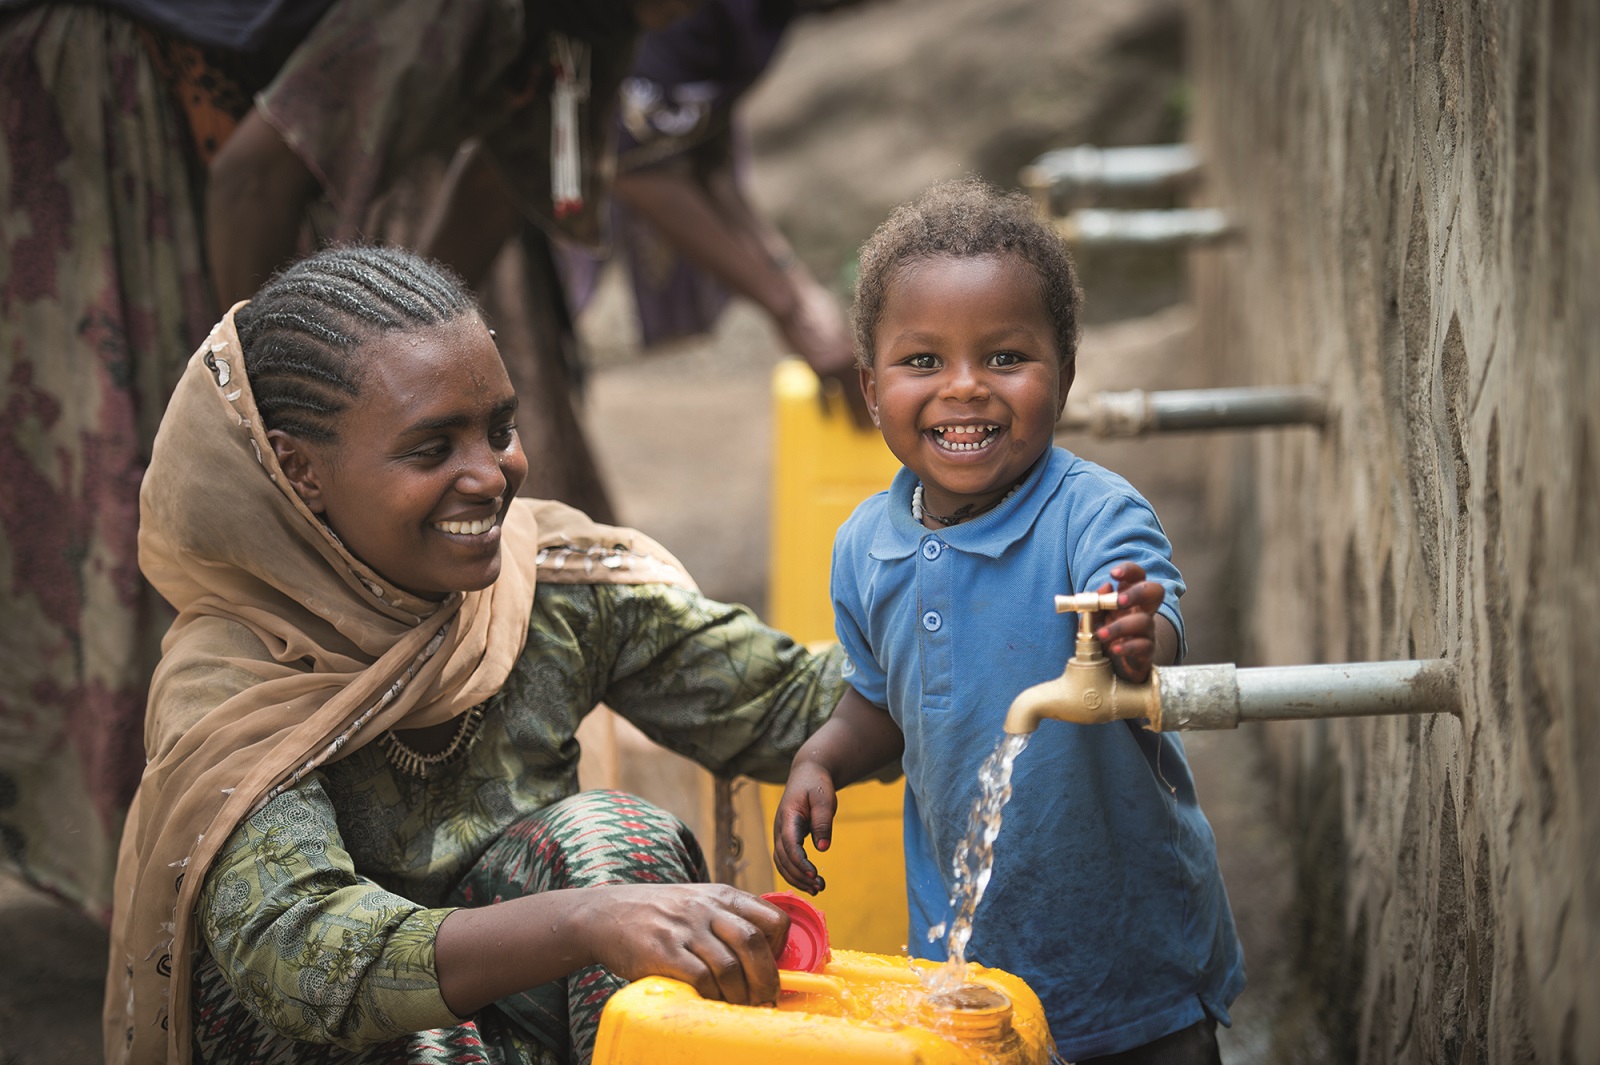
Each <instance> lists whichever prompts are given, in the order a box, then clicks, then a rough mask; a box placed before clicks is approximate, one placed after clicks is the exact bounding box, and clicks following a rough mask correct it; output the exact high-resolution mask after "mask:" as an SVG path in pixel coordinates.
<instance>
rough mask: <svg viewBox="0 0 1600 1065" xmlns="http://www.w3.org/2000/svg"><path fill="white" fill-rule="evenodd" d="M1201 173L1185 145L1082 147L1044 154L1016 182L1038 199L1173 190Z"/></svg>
mask: <svg viewBox="0 0 1600 1065" xmlns="http://www.w3.org/2000/svg"><path fill="white" fill-rule="evenodd" d="M1199 173H1200V157H1199V156H1198V155H1196V154H1195V151H1194V149H1193V148H1191V147H1190V146H1189V145H1187V144H1142V145H1137V146H1135V147H1130V148H1096V147H1095V146H1094V145H1092V144H1080V145H1078V146H1076V147H1073V148H1060V149H1057V150H1056V151H1053V152H1045V153H1044V154H1043V155H1041V156H1039V158H1037V159H1035V160H1034V161H1033V162H1032V163H1030V164H1029V165H1027V166H1025V167H1023V168H1022V171H1021V173H1020V174H1019V175H1018V179H1019V181H1020V182H1021V183H1022V187H1023V188H1025V189H1027V190H1028V191H1029V192H1032V193H1033V194H1034V195H1035V196H1036V197H1037V196H1041V195H1042V196H1050V195H1074V194H1076V193H1080V192H1094V191H1099V190H1103V189H1141V190H1142V189H1163V188H1172V187H1176V186H1180V185H1184V184H1187V183H1188V182H1189V181H1191V180H1193V179H1194V178H1195V177H1196V176H1197V175H1198V174H1199Z"/></svg>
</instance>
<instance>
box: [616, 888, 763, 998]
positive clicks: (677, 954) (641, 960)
mask: <svg viewBox="0 0 1600 1065" xmlns="http://www.w3.org/2000/svg"><path fill="white" fill-rule="evenodd" d="M585 890H587V891H589V892H592V893H593V894H594V905H593V906H592V907H591V908H589V913H588V914H587V915H586V917H587V922H586V923H587V926H588V927H587V935H588V937H589V938H590V939H591V941H592V943H593V947H594V960H595V961H596V962H598V963H599V964H601V965H604V966H605V967H606V968H607V969H610V970H611V971H612V972H614V973H616V974H617V975H618V976H620V977H623V978H624V979H627V980H636V979H638V978H639V977H641V976H670V977H672V978H673V979H674V980H682V981H683V982H684V983H686V984H689V985H690V986H692V987H693V988H694V989H695V990H696V991H698V992H699V993H700V997H701V998H705V999H714V1000H720V1001H723V1002H732V1003H734V1004H736V1005H741V1006H745V1005H761V1004H765V1005H771V1004H772V1003H775V1002H777V1001H778V964H777V962H776V961H775V960H774V959H775V958H776V957H777V955H778V954H779V953H780V952H781V951H782V950H783V942H784V939H785V937H786V936H788V934H789V917H788V915H787V914H785V913H784V912H783V911H782V910H780V909H778V908H777V907H776V906H773V905H772V904H771V903H768V902H763V901H762V900H761V899H759V898H757V897H756V896H754V895H751V894H749V893H748V892H745V891H740V890H739V889H738V888H735V887H730V886H728V885H726V884H625V885H618V886H616V887H600V888H588V889H585Z"/></svg>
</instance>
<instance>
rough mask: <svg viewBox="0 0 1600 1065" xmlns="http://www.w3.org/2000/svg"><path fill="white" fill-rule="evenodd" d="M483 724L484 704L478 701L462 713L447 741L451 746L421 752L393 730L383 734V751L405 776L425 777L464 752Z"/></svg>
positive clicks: (474, 741) (475, 738)
mask: <svg viewBox="0 0 1600 1065" xmlns="http://www.w3.org/2000/svg"><path fill="white" fill-rule="evenodd" d="M482 725H483V704H482V703H479V704H478V705H477V706H474V707H473V708H472V709H471V710H468V711H467V712H466V713H464V714H462V715H461V727H460V728H458V729H456V736H455V739H453V740H451V741H450V746H448V747H446V748H445V749H444V750H442V751H439V752H437V753H435V754H423V753H422V752H421V751H418V750H416V749H414V748H412V747H409V746H407V745H406V744H405V743H404V742H402V741H401V739H400V737H398V736H396V735H395V734H394V733H393V732H386V733H384V734H383V754H384V757H386V758H388V759H389V764H390V765H392V766H394V767H395V769H397V770H399V771H400V772H402V773H405V774H406V775H407V776H413V777H417V778H418V779H420V780H427V779H428V775H429V774H430V773H432V772H433V771H434V770H435V769H437V768H438V767H439V766H442V765H445V764H446V763H448V762H450V761H452V760H453V759H454V758H455V757H456V756H457V755H463V754H466V753H467V752H468V751H470V750H471V749H472V745H473V744H475V743H477V742H478V733H479V729H480V727H481V726H482Z"/></svg>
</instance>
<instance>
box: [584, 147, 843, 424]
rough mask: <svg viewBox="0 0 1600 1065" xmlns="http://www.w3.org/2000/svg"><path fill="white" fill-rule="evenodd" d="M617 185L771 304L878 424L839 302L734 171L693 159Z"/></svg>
mask: <svg viewBox="0 0 1600 1065" xmlns="http://www.w3.org/2000/svg"><path fill="white" fill-rule="evenodd" d="M613 190H614V194H615V195H616V197H617V199H619V200H621V201H622V202H623V203H624V204H626V205H627V206H628V207H629V208H631V209H632V210H633V211H634V212H635V213H636V214H638V215H639V216H640V217H641V218H643V219H645V220H647V221H648V222H650V223H651V224H652V225H653V226H655V228H656V229H658V230H659V231H660V232H661V234H662V236H664V237H665V238H666V239H667V240H668V241H669V242H670V243H671V244H672V246H673V247H675V248H677V249H678V250H679V251H680V252H682V253H683V255H684V257H685V258H687V259H689V260H690V261H691V262H693V263H695V265H697V266H699V267H701V268H702V269H704V270H706V271H707V272H709V273H710V274H711V275H712V276H714V277H716V278H717V280H719V281H721V282H722V283H723V284H724V285H727V286H728V287H729V288H730V289H732V290H733V291H735V292H737V293H739V294H740V295H742V296H745V297H746V298H748V299H750V300H753V301H754V302H755V303H756V304H757V305H758V306H760V307H761V309H762V310H764V311H766V313H767V314H768V316H769V317H771V318H772V320H773V322H774V323H775V324H776V325H777V327H778V329H779V331H780V332H782V334H783V337H784V340H785V341H786V342H787V343H788V344H789V346H790V347H791V348H792V349H793V350H794V352H795V353H796V354H797V355H799V356H800V357H801V358H802V359H804V360H805V361H806V363H807V365H809V366H810V367H811V369H812V370H813V371H815V372H816V374H817V376H818V377H819V378H821V379H822V380H823V382H824V383H828V382H833V383H836V384H837V385H838V386H839V387H840V388H841V389H842V390H843V394H844V397H845V399H846V400H847V401H848V402H849V404H850V409H851V413H852V416H853V417H854V418H855V420H856V423H857V424H858V425H863V426H865V425H869V424H870V420H869V419H868V417H867V413H866V400H865V399H864V398H863V397H862V395H861V385H860V382H859V380H858V376H857V374H856V367H855V346H854V345H855V342H854V339H853V338H852V337H851V334H850V330H849V327H848V325H847V324H846V322H845V318H844V314H843V312H842V311H841V310H840V308H839V305H838V301H837V300H835V299H834V297H833V296H832V294H831V293H829V292H828V291H827V289H825V288H823V287H822V285H821V284H820V283H819V282H818V281H817V280H816V278H814V277H812V276H811V274H810V272H809V271H808V270H806V268H805V266H804V265H802V264H801V263H800V262H799V260H797V259H796V258H795V255H794V252H793V250H792V249H791V248H790V247H789V244H788V242H787V241H786V240H784V238H783V235H782V234H781V233H779V232H778V230H777V229H776V228H775V227H773V226H772V225H770V224H768V223H767V222H766V220H765V219H763V218H762V217H761V216H760V215H759V214H758V213H757V212H756V211H755V210H754V208H752V207H751V206H750V204H749V203H748V202H746V200H745V199H744V196H743V195H742V194H741V193H740V191H739V189H738V186H737V184H736V183H735V181H734V179H733V174H732V171H730V170H728V169H726V168H718V169H717V170H714V171H712V172H711V173H710V174H708V175H706V176H705V177H704V178H703V179H702V178H700V177H698V176H696V175H695V174H694V173H693V172H692V171H691V170H690V169H689V168H688V167H686V166H681V165H680V166H661V167H651V168H649V169H643V170H635V171H631V172H629V173H625V174H620V175H618V177H617V179H616V182H615V185H614V186H613Z"/></svg>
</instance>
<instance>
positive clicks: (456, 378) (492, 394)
mask: <svg viewBox="0 0 1600 1065" xmlns="http://www.w3.org/2000/svg"><path fill="white" fill-rule="evenodd" d="M354 357H355V358H358V359H360V360H361V361H362V365H361V371H360V386H361V395H360V397H359V398H358V399H356V400H355V402H353V403H352V404H351V405H350V407H349V409H348V410H346V411H345V412H344V414H343V415H342V416H341V417H340V419H339V424H338V433H339V439H338V441H337V442H336V443H332V444H315V443H308V442H306V441H304V440H298V439H296V438H293V437H289V436H287V435H286V434H284V433H282V432H281V431H279V430H274V431H273V432H272V433H269V434H268V435H269V436H270V437H271V438H272V440H273V445H274V447H275V449H277V453H278V458H279V461H280V463H282V465H283V468H284V472H285V474H286V475H287V476H288V477H289V480H290V481H291V483H293V484H294V486H295V489H296V490H297V491H298V492H299V493H300V496H301V498H302V499H304V500H305V501H306V504H307V506H309V507H310V508H311V510H312V511H313V512H315V513H317V514H320V515H322V517H323V519H324V520H325V521H327V523H328V525H329V526H330V527H331V528H332V529H333V531H334V532H335V533H336V534H337V535H338V537H339V539H340V540H341V541H343V543H344V545H345V547H347V548H349V550H350V551H351V553H353V554H354V555H355V556H356V557H357V558H359V559H361V560H362V561H363V562H365V563H366V564H367V565H369V566H371V567H372V568H373V569H374V570H376V571H377V572H378V573H380V574H382V575H383V576H384V577H386V578H387V579H388V580H389V581H391V582H392V583H394V584H395V585H397V586H398V587H400V588H403V589H405V590H406V591H409V592H412V593H414V594H416V595H420V596H424V597H427V598H431V599H439V598H443V597H444V596H446V595H448V594H449V593H451V592H458V591H473V590H476V589H479V588H486V587H488V586H489V585H490V584H493V583H494V581H495V578H497V577H498V576H499V575H500V527H501V522H502V521H503V520H504V519H505V514H506V509H507V508H508V507H509V506H510V504H511V500H512V498H513V497H514V496H515V495H516V493H517V489H518V488H520V487H521V486H522V481H523V479H524V478H525V477H526V476H527V475H528V460H527V458H526V456H524V455H523V453H522V445H521V443H520V442H519V441H518V439H517V430H516V407H517V396H516V393H515V392H513V391H512V390H511V381H510V379H509V378H508V377H507V376H506V370H505V365H504V364H503V363H502V362H501V361H500V352H499V351H498V350H497V349H496V348H495V346H494V340H493V339H492V338H491V337H490V336H489V330H488V329H487V328H485V327H484V324H483V322H482V321H481V320H479V318H478V317H477V315H474V314H468V315H463V316H462V317H460V318H457V319H455V320H453V321H450V322H445V323H443V324H442V325H436V326H424V327H422V328H419V329H413V330H408V331H401V332H392V333H383V334H380V335H378V336H376V337H374V338H372V339H371V340H369V341H367V342H366V343H364V344H363V345H362V346H361V347H360V348H359V349H358V350H357V351H356V352H355V353H354Z"/></svg>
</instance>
